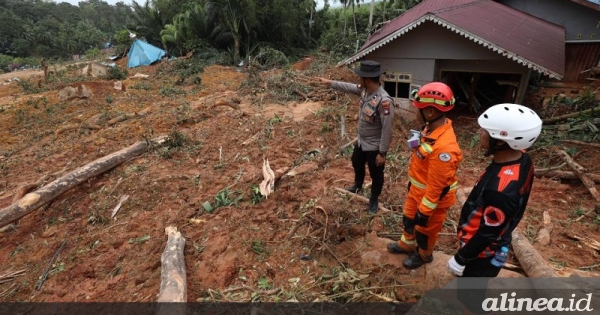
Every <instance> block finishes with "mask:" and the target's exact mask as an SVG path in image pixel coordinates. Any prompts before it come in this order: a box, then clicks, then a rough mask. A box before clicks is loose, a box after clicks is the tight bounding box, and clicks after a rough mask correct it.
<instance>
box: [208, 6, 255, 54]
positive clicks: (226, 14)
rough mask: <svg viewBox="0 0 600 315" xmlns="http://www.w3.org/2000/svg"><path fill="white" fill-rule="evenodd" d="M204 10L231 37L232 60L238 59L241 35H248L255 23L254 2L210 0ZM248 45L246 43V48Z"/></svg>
mask: <svg viewBox="0 0 600 315" xmlns="http://www.w3.org/2000/svg"><path fill="white" fill-rule="evenodd" d="M206 10H207V13H208V14H209V16H211V17H212V18H214V20H215V21H217V23H219V24H220V25H221V26H222V27H223V28H224V29H226V30H227V31H228V32H229V33H230V34H231V36H232V39H233V62H234V63H238V62H239V61H240V51H241V48H242V47H241V45H242V43H241V40H242V36H247V37H248V36H249V35H250V30H251V29H252V28H253V27H254V26H255V25H256V24H257V20H256V8H255V2H254V1H252V0H212V1H209V2H207V4H206ZM248 46H249V45H248V44H246V47H245V48H247V47H248Z"/></svg>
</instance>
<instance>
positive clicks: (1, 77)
mask: <svg viewBox="0 0 600 315" xmlns="http://www.w3.org/2000/svg"><path fill="white" fill-rule="evenodd" d="M34 76H39V77H42V76H44V71H40V70H24V71H14V72H8V73H2V74H0V82H4V81H6V80H10V79H14V78H18V79H21V80H27V79H30V78H32V77H34Z"/></svg>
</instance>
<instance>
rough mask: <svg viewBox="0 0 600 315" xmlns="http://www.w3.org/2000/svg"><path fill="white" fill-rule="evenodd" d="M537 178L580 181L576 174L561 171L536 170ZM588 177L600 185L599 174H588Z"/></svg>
mask: <svg viewBox="0 0 600 315" xmlns="http://www.w3.org/2000/svg"><path fill="white" fill-rule="evenodd" d="M535 176H537V177H547V178H558V179H570V180H575V179H576V180H579V177H578V176H577V174H575V172H569V171H559V170H547V171H544V170H535ZM587 176H588V177H589V178H590V179H591V180H592V181H594V183H596V184H600V175H597V174H587Z"/></svg>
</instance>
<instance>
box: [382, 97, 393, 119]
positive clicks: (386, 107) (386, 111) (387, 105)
mask: <svg viewBox="0 0 600 315" xmlns="http://www.w3.org/2000/svg"><path fill="white" fill-rule="evenodd" d="M390 106H391V103H390V101H388V100H385V101H383V102H381V108H382V109H383V114H384V115H386V116H387V115H389V114H390Z"/></svg>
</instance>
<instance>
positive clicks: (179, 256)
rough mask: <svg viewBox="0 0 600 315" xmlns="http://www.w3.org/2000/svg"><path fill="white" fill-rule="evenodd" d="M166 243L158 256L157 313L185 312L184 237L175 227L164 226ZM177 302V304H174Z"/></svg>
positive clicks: (169, 314) (167, 314) (162, 314)
mask: <svg viewBox="0 0 600 315" xmlns="http://www.w3.org/2000/svg"><path fill="white" fill-rule="evenodd" d="M165 234H167V236H168V239H167V245H166V246H165V250H164V251H163V254H162V256H161V258H160V262H161V264H162V269H161V276H160V278H161V280H160V291H159V292H158V301H157V302H158V303H159V304H158V310H157V312H156V314H157V315H171V314H181V315H184V314H185V310H186V308H185V304H184V303H185V302H187V280H186V272H185V258H184V255H183V249H184V247H185V238H184V237H183V236H182V235H181V232H179V231H177V228H176V227H173V226H168V227H166V228H165ZM174 303H177V304H174Z"/></svg>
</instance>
